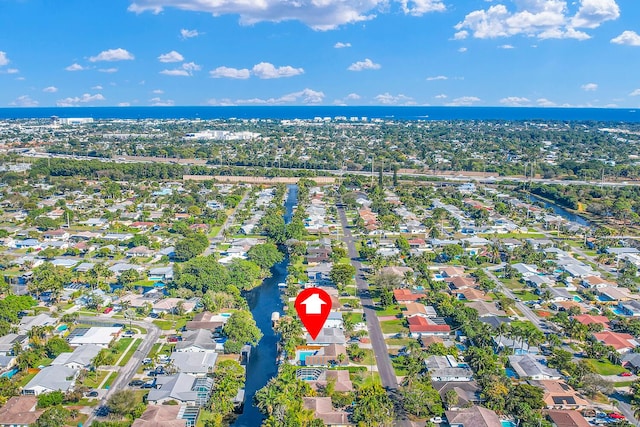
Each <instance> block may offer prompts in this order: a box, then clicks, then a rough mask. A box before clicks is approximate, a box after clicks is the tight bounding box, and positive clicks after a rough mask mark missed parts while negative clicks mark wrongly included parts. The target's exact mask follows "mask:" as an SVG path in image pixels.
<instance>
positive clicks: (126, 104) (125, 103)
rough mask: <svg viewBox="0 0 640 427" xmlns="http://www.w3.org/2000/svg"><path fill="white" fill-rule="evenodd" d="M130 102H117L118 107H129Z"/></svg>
mask: <svg viewBox="0 0 640 427" xmlns="http://www.w3.org/2000/svg"><path fill="white" fill-rule="evenodd" d="M130 106H131V103H130V102H118V107H130Z"/></svg>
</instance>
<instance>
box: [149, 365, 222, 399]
mask: <svg viewBox="0 0 640 427" xmlns="http://www.w3.org/2000/svg"><path fill="white" fill-rule="evenodd" d="M212 387H213V380H212V379H211V378H206V377H205V378H202V377H195V376H193V375H189V374H183V373H179V374H175V375H161V376H158V377H157V379H156V388H155V389H151V391H150V392H149V394H148V396H147V401H148V402H149V403H153V404H155V405H161V404H163V403H165V402H169V401H171V400H175V401H176V402H179V403H183V404H186V405H192V406H204V405H206V404H207V403H208V401H209V396H210V395H211V389H212Z"/></svg>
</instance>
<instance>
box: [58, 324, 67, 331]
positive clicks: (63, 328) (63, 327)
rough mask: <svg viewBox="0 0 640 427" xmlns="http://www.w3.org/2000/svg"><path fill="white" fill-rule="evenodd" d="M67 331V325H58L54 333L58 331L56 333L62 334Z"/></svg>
mask: <svg viewBox="0 0 640 427" xmlns="http://www.w3.org/2000/svg"><path fill="white" fill-rule="evenodd" d="M67 329H69V327H68V326H67V325H60V326H58V327H57V328H56V331H58V332H64V331H66V330H67Z"/></svg>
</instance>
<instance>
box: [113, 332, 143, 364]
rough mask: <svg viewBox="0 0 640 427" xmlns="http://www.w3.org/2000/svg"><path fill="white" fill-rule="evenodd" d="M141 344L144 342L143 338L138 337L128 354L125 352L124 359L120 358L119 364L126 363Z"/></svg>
mask: <svg viewBox="0 0 640 427" xmlns="http://www.w3.org/2000/svg"><path fill="white" fill-rule="evenodd" d="M140 344H142V340H141V339H140V338H138V339H136V340H135V341H134V343H133V345H132V346H131V348H130V349H129V351H128V352H127V354H125V356H124V357H123V358H122V360H120V363H118V366H124V365H126V364H127V362H128V361H129V359H131V357H132V356H133V353H135V351H136V349H137V348H138V347H139V346H140Z"/></svg>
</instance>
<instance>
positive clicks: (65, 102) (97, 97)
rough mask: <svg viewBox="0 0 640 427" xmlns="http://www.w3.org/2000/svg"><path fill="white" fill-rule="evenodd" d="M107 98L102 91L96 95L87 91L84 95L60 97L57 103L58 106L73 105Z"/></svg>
mask: <svg viewBox="0 0 640 427" xmlns="http://www.w3.org/2000/svg"><path fill="white" fill-rule="evenodd" d="M105 99H106V98H105V97H104V96H102V94H100V93H96V94H95V95H90V94H88V93H85V94H83V95H82V96H76V97H72V98H71V97H69V98H64V99H59V100H58V101H57V102H56V105H57V106H58V107H73V106H76V105H79V104H88V103H90V102H95V101H104V100H105Z"/></svg>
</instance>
